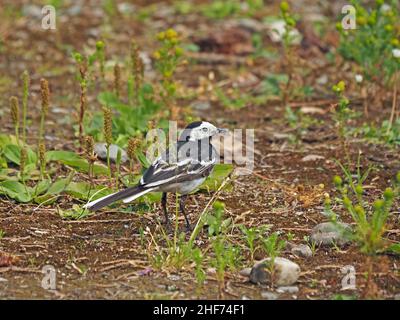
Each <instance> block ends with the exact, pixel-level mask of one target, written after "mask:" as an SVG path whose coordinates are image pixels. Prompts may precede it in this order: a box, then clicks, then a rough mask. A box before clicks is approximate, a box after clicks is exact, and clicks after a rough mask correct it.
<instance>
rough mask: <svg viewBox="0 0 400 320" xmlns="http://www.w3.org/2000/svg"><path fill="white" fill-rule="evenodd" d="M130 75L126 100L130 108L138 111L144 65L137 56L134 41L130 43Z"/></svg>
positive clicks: (137, 49) (137, 52) (136, 47)
mask: <svg viewBox="0 0 400 320" xmlns="http://www.w3.org/2000/svg"><path fill="white" fill-rule="evenodd" d="M130 58H131V75H130V78H129V81H128V99H129V103H130V105H131V106H134V107H135V108H138V110H139V111H140V107H141V102H142V100H141V99H140V94H141V91H142V87H143V79H144V65H143V61H142V59H141V58H140V56H139V46H138V45H137V43H136V42H135V41H132V43H131V57H130Z"/></svg>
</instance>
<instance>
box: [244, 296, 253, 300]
mask: <svg viewBox="0 0 400 320" xmlns="http://www.w3.org/2000/svg"><path fill="white" fill-rule="evenodd" d="M242 300H251V299H250V298H249V297H248V296H242Z"/></svg>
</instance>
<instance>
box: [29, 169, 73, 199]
mask: <svg viewBox="0 0 400 320" xmlns="http://www.w3.org/2000/svg"><path fill="white" fill-rule="evenodd" d="M73 176H74V173H73V172H72V173H70V174H69V176H68V177H66V178H63V179H60V180H57V181H55V182H53V183H52V184H51V185H50V187H49V188H48V189H47V192H46V193H45V194H43V195H41V196H39V197H36V198H35V202H36V203H43V202H46V204H50V203H53V202H54V201H56V199H57V197H55V196H56V195H58V194H60V193H62V192H64V190H65V189H66V188H67V187H68V185H69V184H70V183H71V180H72V178H73Z"/></svg>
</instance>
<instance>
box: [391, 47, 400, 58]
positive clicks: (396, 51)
mask: <svg viewBox="0 0 400 320" xmlns="http://www.w3.org/2000/svg"><path fill="white" fill-rule="evenodd" d="M392 53H393V57H395V58H400V49H393V50H392Z"/></svg>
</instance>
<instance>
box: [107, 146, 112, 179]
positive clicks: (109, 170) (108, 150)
mask: <svg viewBox="0 0 400 320" xmlns="http://www.w3.org/2000/svg"><path fill="white" fill-rule="evenodd" d="M107 167H108V176H109V177H110V179H111V178H112V172H111V163H110V145H109V144H107Z"/></svg>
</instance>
